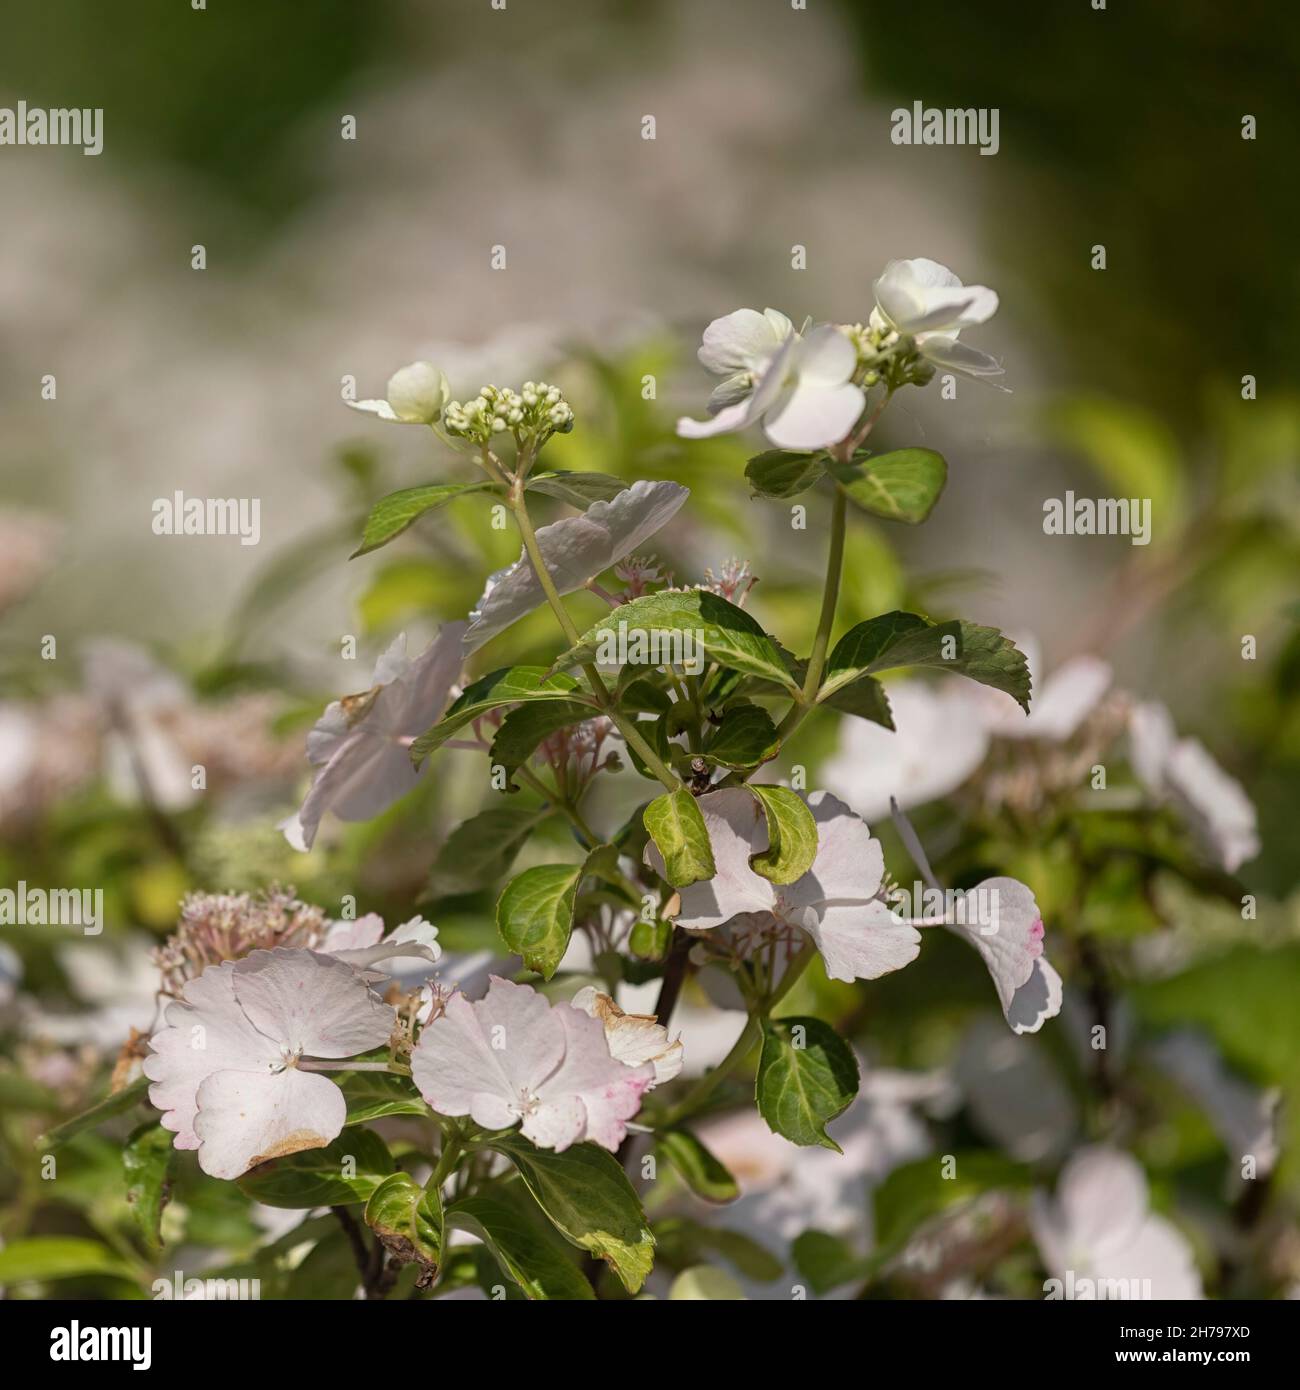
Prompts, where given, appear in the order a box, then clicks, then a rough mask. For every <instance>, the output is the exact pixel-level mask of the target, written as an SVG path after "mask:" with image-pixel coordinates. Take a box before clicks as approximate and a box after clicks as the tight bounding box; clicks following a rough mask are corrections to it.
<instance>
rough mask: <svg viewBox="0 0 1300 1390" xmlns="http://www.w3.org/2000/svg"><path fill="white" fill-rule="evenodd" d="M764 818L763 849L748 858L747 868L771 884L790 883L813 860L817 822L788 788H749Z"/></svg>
mask: <svg viewBox="0 0 1300 1390" xmlns="http://www.w3.org/2000/svg"><path fill="white" fill-rule="evenodd" d="M749 790H750V791H751V792H753V793H754V795H755V796H756V797H757V798H758V802H759V805H760V806H762V808H763V813H764V814H765V815H766V816H767V848H766V849H764V850H760V851H759V852H758V853H757V854H752V855H750V857H749V866H750V868H752V869H753V870H754V872H755V873H756V874H762V876H763V877H764V878H765V879H767V880H768V881H769V882H771V883H793V882H794V881H795V879H797V878H802V877H803V876H804V874H806V873H807V872H808V870H809V869H811V868H812V865H813V860H814V859H816V858H817V822H816V821H815V820H813V814H812V812H811V811H810V810H809V809H808V805H807V803H806V802H805V801H804V799H803V797H801V796H800V795H799V793H798V792H793V791H791V790H790V788H789V787H767V786H760V785H756V784H751V785H750V787H749Z"/></svg>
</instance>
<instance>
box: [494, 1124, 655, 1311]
mask: <svg viewBox="0 0 1300 1390" xmlns="http://www.w3.org/2000/svg"><path fill="white" fill-rule="evenodd" d="M492 1147H493V1148H495V1149H497V1150H499V1151H500V1152H501V1153H503V1154H505V1156H506V1157H507V1158H508V1159H509V1160H510V1161H511V1162H512V1163H513V1164H514V1165H515V1167H516V1168H517V1169H518V1170H519V1176H520V1177H521V1178H522V1179H523V1181H524V1185H525V1186H526V1187H527V1188H528V1190H529V1192H530V1193H531V1194H532V1196H533V1200H534V1201H535V1202H536V1203H537V1205H538V1206H539V1207H541V1209H542V1211H543V1212H545V1213H546V1215H547V1217H548V1218H549V1220H550V1222H551V1224H552V1225H553V1226H554V1227H555V1229H556V1230H557V1231H559V1233H560V1234H561V1235H562V1236H563V1237H564V1238H565V1239H566V1240H567V1241H569V1242H570V1243H571V1244H573V1245H576V1246H577V1247H578V1248H579V1249H580V1250H586V1251H587V1252H588V1253H590V1254H592V1255H595V1256H596V1257H597V1258H598V1259H602V1260H604V1261H605V1262H606V1263H607V1264H609V1265H610V1267H611V1268H612V1269H613V1270H614V1272H615V1274H617V1275H618V1277H619V1279H620V1280H622V1282H623V1287H624V1288H626V1289H627V1291H628V1292H629V1293H636V1292H637V1291H638V1290H639V1289H640V1287H641V1285H642V1284H644V1283H645V1280H646V1276H647V1275H648V1274H649V1273H650V1270H651V1269H652V1268H653V1266H654V1246H655V1239H654V1236H653V1235H652V1234H651V1231H650V1227H649V1225H648V1224H647V1222H646V1219H645V1213H644V1212H643V1211H642V1210H641V1203H640V1201H639V1200H638V1198H637V1195H636V1191H635V1189H634V1188H633V1187H632V1184H631V1183H630V1182H629V1181H628V1177H627V1174H626V1173H625V1172H624V1171H623V1168H622V1165H621V1164H620V1163H619V1162H618V1160H617V1159H616V1158H615V1157H614V1155H613V1154H611V1153H606V1151H605V1150H604V1149H600V1148H597V1147H596V1146H595V1145H594V1144H574V1145H573V1147H572V1148H568V1149H565V1150H564V1152H563V1153H555V1152H553V1151H552V1150H549V1149H538V1148H535V1147H534V1146H533V1145H532V1144H530V1143H529V1142H528V1140H527V1139H525V1138H523V1136H522V1135H512V1134H507V1135H504V1136H502V1137H501V1138H498V1139H494V1140H492Z"/></svg>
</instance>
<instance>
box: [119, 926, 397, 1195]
mask: <svg viewBox="0 0 1300 1390" xmlns="http://www.w3.org/2000/svg"><path fill="white" fill-rule="evenodd" d="M395 1021H396V1016H395V1015H394V1013H393V1010H392V1009H391V1008H390V1007H389V1006H388V1005H387V1004H384V1003H382V1002H381V1001H380V1000H379V999H377V998H376V997H375V996H374V995H373V994H372V993H371V992H370V990H369V988H368V987H367V985H366V983H365V981H364V980H363V979H362V978H361V976H360V975H359V974H358V973H357V972H356V971H355V970H353V969H352V968H351V966H349V965H347V964H345V963H344V962H343V961H340V960H335V959H332V958H330V957H329V956H324V955H320V954H318V953H316V952H314V951H305V950H292V949H287V948H284V947H279V948H277V949H275V950H273V951H255V952H254V953H253V954H252V955H251V956H248V957H246V958H245V959H244V960H241V961H236V962H226V963H225V964H223V965H216V966H210V967H209V968H208V969H207V970H205V971H204V972H203V974H202V975H200V976H199V977H198V978H197V979H195V980H191V981H190V982H189V983H188V984H187V985H186V986H185V993H184V995H183V997H182V998H181V999H180V1000H179V1001H177V1002H176V1003H173V1004H171V1005H170V1006H169V1007H168V1009H167V1011H166V1014H165V1026H164V1027H163V1028H161V1029H160V1030H159V1031H158V1032H156V1033H155V1034H154V1035H153V1037H152V1038H151V1039H150V1040H149V1045H150V1048H151V1049H152V1050H151V1052H150V1055H149V1056H148V1057H147V1058H146V1059H145V1062H144V1073H145V1075H146V1076H147V1077H148V1078H149V1079H150V1081H152V1082H153V1085H152V1086H151V1087H150V1088H149V1099H150V1100H151V1101H152V1103H153V1104H154V1105H155V1106H157V1107H158V1109H159V1110H161V1111H163V1112H164V1113H163V1118H162V1124H163V1128H164V1129H169V1130H171V1131H173V1132H174V1133H175V1135H176V1139H175V1141H174V1142H175V1146H176V1148H178V1149H197V1150H198V1157H199V1167H200V1168H202V1169H203V1171H204V1172H205V1173H208V1174H210V1175H211V1176H212V1177H215V1178H237V1177H239V1175H240V1174H241V1173H244V1172H247V1171H248V1169H249V1168H251V1167H253V1166H254V1165H256V1164H258V1163H263V1162H265V1161H266V1160H267V1159H271V1158H279V1157H283V1156H284V1155H286V1154H293V1153H299V1152H301V1151H302V1150H304V1149H318V1148H323V1147H324V1146H325V1145H326V1144H328V1143H329V1142H330V1141H331V1140H333V1139H335V1138H336V1137H337V1136H338V1134H339V1133H340V1131H341V1130H342V1128H343V1124H344V1121H345V1119H346V1118H347V1105H346V1103H345V1101H344V1099H343V1093H342V1091H340V1090H339V1088H338V1087H337V1086H336V1085H335V1084H334V1082H332V1081H330V1080H329V1079H328V1078H327V1077H325V1076H322V1075H320V1074H319V1073H317V1072H314V1071H307V1070H302V1069H301V1068H300V1063H301V1062H302V1060H303V1059H304V1058H328V1059H339V1058H346V1057H355V1056H357V1055H358V1054H359V1053H363V1052H368V1051H369V1050H370V1049H372V1048H376V1047H380V1046H383V1045H384V1044H385V1043H387V1042H388V1039H389V1037H390V1035H391V1034H392V1031H393V1026H394V1023H395Z"/></svg>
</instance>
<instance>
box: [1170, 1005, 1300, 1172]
mask: <svg viewBox="0 0 1300 1390" xmlns="http://www.w3.org/2000/svg"><path fill="white" fill-rule="evenodd" d="M1151 1052H1152V1055H1153V1056H1154V1058H1155V1060H1156V1063H1157V1064H1158V1065H1159V1066H1160V1067H1161V1068H1162V1069H1163V1070H1164V1071H1166V1072H1168V1074H1169V1075H1170V1076H1172V1077H1173V1078H1174V1080H1175V1081H1176V1082H1177V1083H1178V1085H1179V1086H1181V1087H1182V1089H1183V1090H1184V1091H1186V1092H1187V1094H1188V1095H1190V1096H1191V1097H1192V1099H1193V1100H1194V1101H1195V1102H1196V1103H1197V1104H1198V1105H1199V1106H1200V1107H1201V1109H1202V1110H1204V1111H1205V1115H1206V1118H1207V1119H1208V1120H1209V1121H1210V1123H1211V1124H1212V1125H1213V1126H1214V1130H1215V1133H1216V1134H1218V1136H1219V1138H1220V1139H1222V1140H1223V1143H1224V1146H1225V1147H1226V1148H1227V1150H1228V1153H1229V1154H1230V1155H1231V1157H1232V1159H1233V1162H1234V1164H1239V1163H1240V1161H1241V1159H1242V1158H1244V1157H1245V1156H1246V1155H1247V1154H1249V1155H1250V1156H1251V1157H1252V1158H1254V1160H1255V1175H1256V1176H1257V1177H1260V1178H1263V1177H1266V1176H1267V1175H1268V1174H1269V1173H1271V1172H1272V1171H1273V1169H1274V1167H1275V1166H1276V1165H1277V1161H1278V1159H1279V1158H1280V1157H1281V1149H1280V1147H1279V1144H1278V1122H1277V1111H1278V1104H1279V1101H1280V1100H1281V1094H1282V1093H1281V1091H1280V1089H1279V1088H1278V1087H1276V1086H1273V1087H1270V1088H1268V1089H1267V1090H1260V1089H1259V1088H1258V1087H1256V1086H1252V1085H1251V1084H1250V1083H1249V1082H1248V1081H1245V1080H1243V1079H1242V1078H1241V1077H1240V1076H1237V1075H1235V1074H1234V1073H1233V1072H1232V1071H1230V1070H1229V1069H1228V1067H1227V1065H1226V1064H1225V1062H1224V1060H1223V1057H1222V1056H1221V1055H1220V1053H1219V1050H1218V1049H1217V1048H1216V1047H1215V1046H1214V1044H1213V1043H1212V1042H1211V1041H1210V1040H1209V1038H1207V1037H1206V1036H1205V1035H1204V1034H1203V1033H1197V1032H1194V1031H1193V1030H1191V1029H1181V1030H1179V1031H1178V1032H1175V1033H1170V1034H1168V1035H1167V1036H1166V1037H1163V1038H1161V1039H1160V1040H1159V1041H1158V1042H1157V1043H1155V1044H1154V1045H1153V1046H1152V1049H1151Z"/></svg>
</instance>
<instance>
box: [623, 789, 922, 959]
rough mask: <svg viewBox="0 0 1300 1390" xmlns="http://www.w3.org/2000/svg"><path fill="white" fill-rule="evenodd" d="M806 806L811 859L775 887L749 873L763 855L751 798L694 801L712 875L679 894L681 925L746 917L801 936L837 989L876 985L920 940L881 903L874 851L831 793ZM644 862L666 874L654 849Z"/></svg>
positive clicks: (714, 796) (726, 795)
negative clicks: (813, 831) (813, 827)
mask: <svg viewBox="0 0 1300 1390" xmlns="http://www.w3.org/2000/svg"><path fill="white" fill-rule="evenodd" d="M803 799H804V801H805V802H806V804H807V806H808V809H809V810H810V811H811V812H812V815H813V820H814V821H815V822H816V823H817V836H818V845H817V854H816V857H815V858H814V860H813V864H812V867H811V868H810V869H809V870H808V872H807V873H806V874H804V875H803V876H802V877H801V878H799V879H797V880H796V881H795V882H794V883H789V884H775V883H772V882H771V881H770V880H769V879H766V878H764V877H763V876H762V875H761V874H758V873H755V872H754V870H753V869H752V868H751V867H750V862H749V861H750V857H751V856H752V855H754V854H758V853H761V852H762V851H763V850H765V849H766V848H767V847H768V835H767V820H766V817H765V816H764V814H763V811H762V808H761V807H760V806H759V804H758V802H757V800H756V798H755V797H754V796H753V794H752V793H750V792H748V791H746V790H745V789H744V788H743V787H731V788H727V789H725V790H723V791H718V792H710V793H709V794H708V795H706V796H702V797H700V798H699V800H698V802H697V803H696V804H697V805H698V806H699V809H700V814H701V815H702V816H703V817H704V825H705V828H706V830H707V831H708V834H709V842H710V844H711V846H712V849H713V859H714V866H715V868H716V873H715V875H714V877H713V878H712V879H709V880H707V881H705V882H702V883H693V884H691V885H689V886H688V887H686V888H683V889H682V890H681V892H680V902H681V907H680V911H679V913H678V916H677V918H676V920H677V923H678V925H679V926H682V927H686V928H689V929H691V930H696V931H699V930H704V929H707V928H711V927H719V926H722V925H724V924H725V923H727V922H730V921H733V920H734V919H736V918H737V917H745V918H747V919H750V920H751V922H753V923H754V924H756V925H762V924H767V925H777V924H782V925H785V926H788V927H796V928H801V929H802V930H803V931H805V932H807V933H808V935H809V936H811V937H812V939H813V941H814V942H815V943H816V945H817V948H818V950H819V951H820V952H821V955H822V959H823V961H824V963H825V966H826V971H827V974H829V975H830V976H831V978H832V979H836V980H874V979H877V978H878V977H879V976H881V975H886V974H888V973H890V972H891V971H894V970H899V969H901V968H902V967H903V966H905V965H907V964H908V963H909V962H910V961H912V960H915V958H916V956H917V953H918V951H919V950H920V941H921V938H920V936H919V934H918V933H917V931H916V929H915V928H914V927H912V926H910V925H908V924H907V923H904V922H900V921H899V920H898V919H897V918H896V917H895V916H894V914H893V913H892V912H891V911H890V909H889V908H888V907H887V906H886V904H885V903H884V902H882V901H881V900H880V898H879V896H878V895H879V893H880V889H881V885H882V883H883V880H884V868H885V864H884V854H883V851H882V850H881V848H880V843H879V841H878V840H874V839H872V837H871V832H870V831H869V830H868V829H867V826H866V824H865V823H864V822H863V821H862V819H861V818H860V817H858V816H856V815H854V814H853V812H852V811H850V810H849V808H848V807H847V806H846V805H845V804H844V803H843V802H842V801H840V800H839V799H838V798H836V797H834V796H832V795H831V794H830V793H829V792H812V793H811V794H810V795H808V796H806V797H804V798H803ZM646 862H647V863H649V865H650V866H651V868H653V869H654V870H655V872H656V873H660V874H662V872H663V868H664V863H663V859H662V857H661V856H660V854H659V851H658V849H656V848H655V846H654V844H653V843H652V844H651V845H650V846H649V847H648V848H647V850H646Z"/></svg>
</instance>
